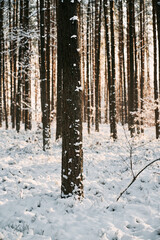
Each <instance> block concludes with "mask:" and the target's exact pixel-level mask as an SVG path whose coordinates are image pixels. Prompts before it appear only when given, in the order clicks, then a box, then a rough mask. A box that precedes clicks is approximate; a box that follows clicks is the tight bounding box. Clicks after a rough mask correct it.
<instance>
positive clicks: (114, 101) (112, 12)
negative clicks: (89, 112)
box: [110, 0, 117, 140]
mask: <svg viewBox="0 0 160 240" xmlns="http://www.w3.org/2000/svg"><path fill="white" fill-rule="evenodd" d="M110 18H111V22H110V24H111V61H112V78H111V94H112V95H111V97H112V106H111V108H112V117H111V124H112V129H113V132H112V137H113V139H114V140H115V139H117V125H116V95H115V94H116V90H115V80H116V79H115V78H116V74H115V37H114V1H113V0H111V1H110Z"/></svg>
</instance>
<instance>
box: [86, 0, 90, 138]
mask: <svg viewBox="0 0 160 240" xmlns="http://www.w3.org/2000/svg"><path fill="white" fill-rule="evenodd" d="M89 21H90V0H89V2H88V7H87V54H86V55H87V67H86V71H87V72H86V78H87V128H88V134H90V79H89V67H90V66H89Z"/></svg>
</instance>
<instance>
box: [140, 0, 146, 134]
mask: <svg viewBox="0 0 160 240" xmlns="http://www.w3.org/2000/svg"><path fill="white" fill-rule="evenodd" d="M144 14H145V13H144V0H141V1H140V41H141V44H140V47H141V78H140V90H141V94H140V95H141V115H143V108H144V106H143V105H144V103H143V101H144V100H143V97H144V96H143V95H144V77H145V72H144V33H145V31H144V26H145V18H144ZM141 133H144V128H143V117H142V116H141Z"/></svg>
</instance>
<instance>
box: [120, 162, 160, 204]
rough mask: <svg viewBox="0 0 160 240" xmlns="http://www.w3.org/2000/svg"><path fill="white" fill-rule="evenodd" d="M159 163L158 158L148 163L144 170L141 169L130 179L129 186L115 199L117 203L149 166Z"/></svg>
mask: <svg viewBox="0 0 160 240" xmlns="http://www.w3.org/2000/svg"><path fill="white" fill-rule="evenodd" d="M158 161H160V158H158V159H156V160H154V161H152V162H150V163H148V164H147V165H146V166H145V167H144V168H142V169H141V170H140V171H139V172H138V173H137V174H136V175H135V176H134V177H133V179H132V181H131V182H130V184H129V185H128V186H127V187H126V188H125V189H124V190H123V191H122V192H121V193H120V195H119V197H118V198H117V201H118V200H119V199H120V197H121V196H122V195H123V194H124V193H125V192H126V191H127V190H128V188H129V187H130V186H131V185H132V184H133V183H134V182H135V181H136V179H137V177H138V176H139V175H140V174H141V173H142V172H143V171H144V170H145V169H146V168H147V167H149V166H150V165H152V164H153V163H155V162H158Z"/></svg>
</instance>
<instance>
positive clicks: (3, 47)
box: [0, 0, 8, 129]
mask: <svg viewBox="0 0 160 240" xmlns="http://www.w3.org/2000/svg"><path fill="white" fill-rule="evenodd" d="M1 6H2V51H3V105H4V113H5V124H6V129H8V113H7V103H6V83H5V81H6V79H5V55H6V53H5V52H6V51H5V39H4V26H3V22H4V0H2V5H1ZM0 53H1V51H0Z"/></svg>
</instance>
